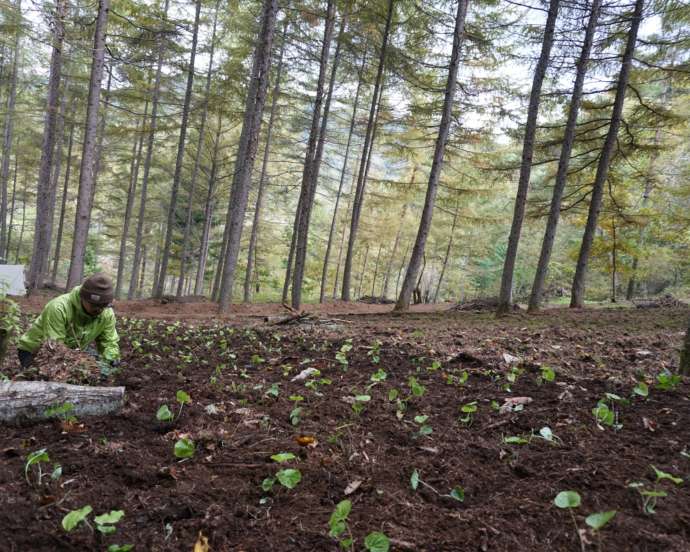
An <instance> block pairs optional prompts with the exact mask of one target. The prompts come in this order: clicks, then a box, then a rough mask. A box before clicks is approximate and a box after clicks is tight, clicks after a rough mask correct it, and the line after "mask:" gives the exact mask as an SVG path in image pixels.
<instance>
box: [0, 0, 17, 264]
mask: <svg viewBox="0 0 690 552" xmlns="http://www.w3.org/2000/svg"><path fill="white" fill-rule="evenodd" d="M14 11H15V17H16V19H17V21H15V24H16V25H17V29H16V31H15V35H14V56H13V59H12V69H11V70H10V83H9V90H8V93H7V108H6V111H5V124H4V128H3V135H2V136H3V138H2V165H1V166H0V264H1V263H6V262H7V258H8V256H9V247H8V242H9V240H8V234H9V230H8V226H7V189H8V182H9V177H10V157H11V154H12V136H13V130H14V106H15V103H16V99H17V72H18V69H19V46H20V43H19V38H20V36H21V28H20V27H19V26H18V25H19V24H20V23H21V18H22V0H16V2H15V7H14ZM16 155H17V153H16V152H15V156H16Z"/></svg>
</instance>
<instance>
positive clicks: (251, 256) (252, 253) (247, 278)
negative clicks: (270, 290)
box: [243, 18, 288, 303]
mask: <svg viewBox="0 0 690 552" xmlns="http://www.w3.org/2000/svg"><path fill="white" fill-rule="evenodd" d="M287 30H288V18H285V23H284V24H283V36H282V41H281V43H280V54H279V55H278V66H277V68H276V76H275V79H276V80H275V84H274V85H273V98H272V99H271V111H270V114H269V116H268V127H267V128H266V145H265V146H264V157H263V160H262V162H261V176H260V177H259V189H258V190H257V193H256V204H255V205H254V220H253V221H252V233H251V234H250V236H249V248H248V249H247V270H246V272H245V275H244V297H243V300H244V302H245V303H249V301H250V298H251V278H252V272H253V270H254V260H255V257H256V241H257V239H258V235H259V224H260V222H261V206H262V201H263V195H264V188H265V187H266V171H267V169H268V156H269V152H270V150H271V137H272V136H273V123H274V121H275V116H276V111H277V107H278V98H280V79H281V76H282V74H283V54H284V52H285V41H286V37H287Z"/></svg>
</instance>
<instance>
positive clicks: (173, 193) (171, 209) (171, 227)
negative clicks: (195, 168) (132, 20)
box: [155, 0, 201, 298]
mask: <svg viewBox="0 0 690 552" xmlns="http://www.w3.org/2000/svg"><path fill="white" fill-rule="evenodd" d="M200 12H201V0H196V12H195V14H194V29H193V31H192V51H191V53H190V55H189V67H188V68H187V88H186V90H185V94H184V104H183V105H182V122H181V123H180V137H179V140H178V142H177V157H176V158H175V173H174V175H173V181H172V188H171V189H170V204H169V205H168V224H167V226H166V229H165V242H164V244H163V256H162V258H161V266H160V275H159V277H158V289H157V290H156V294H155V295H156V297H157V298H160V297H162V296H163V293H164V286H165V277H166V276H167V274H168V261H169V260H170V248H171V246H172V238H173V233H174V232H175V227H176V226H177V217H176V215H177V194H178V191H179V189H180V181H181V179H182V166H183V163H184V151H185V144H186V140H187V124H188V121H189V106H190V104H191V101H192V86H193V84H194V62H195V60H196V46H197V41H198V38H199V14H200ZM179 280H180V281H182V280H183V278H180V279H179ZM181 293H182V290H181V288H180V289H179V290H178V295H179V294H181Z"/></svg>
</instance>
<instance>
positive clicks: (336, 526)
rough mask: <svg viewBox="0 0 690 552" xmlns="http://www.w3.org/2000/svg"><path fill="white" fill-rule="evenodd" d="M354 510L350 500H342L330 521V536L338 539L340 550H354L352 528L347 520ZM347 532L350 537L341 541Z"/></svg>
mask: <svg viewBox="0 0 690 552" xmlns="http://www.w3.org/2000/svg"><path fill="white" fill-rule="evenodd" d="M351 510H352V502H350V501H349V500H341V501H340V502H338V504H336V506H335V510H333V513H332V514H331V517H330V519H329V520H328V527H329V531H328V536H329V537H332V538H334V539H337V540H338V542H339V544H340V548H342V549H343V550H352V545H353V544H354V541H353V539H352V534H351V533H350V527H349V525H348V523H347V518H348V516H349V515H350V511H351ZM346 531H347V534H348V536H347V537H346V538H344V539H341V538H340V537H341V535H342V534H343V533H345V532H346Z"/></svg>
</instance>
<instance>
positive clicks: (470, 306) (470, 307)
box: [450, 297, 522, 312]
mask: <svg viewBox="0 0 690 552" xmlns="http://www.w3.org/2000/svg"><path fill="white" fill-rule="evenodd" d="M497 308H498V297H486V298H482V299H473V300H472V301H464V302H462V303H458V304H457V305H455V306H453V307H451V308H450V310H457V311H474V312H480V311H494V310H496V309H497ZM512 308H513V310H514V311H519V310H522V309H521V308H520V307H519V306H518V305H517V304H516V303H513V307H512Z"/></svg>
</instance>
